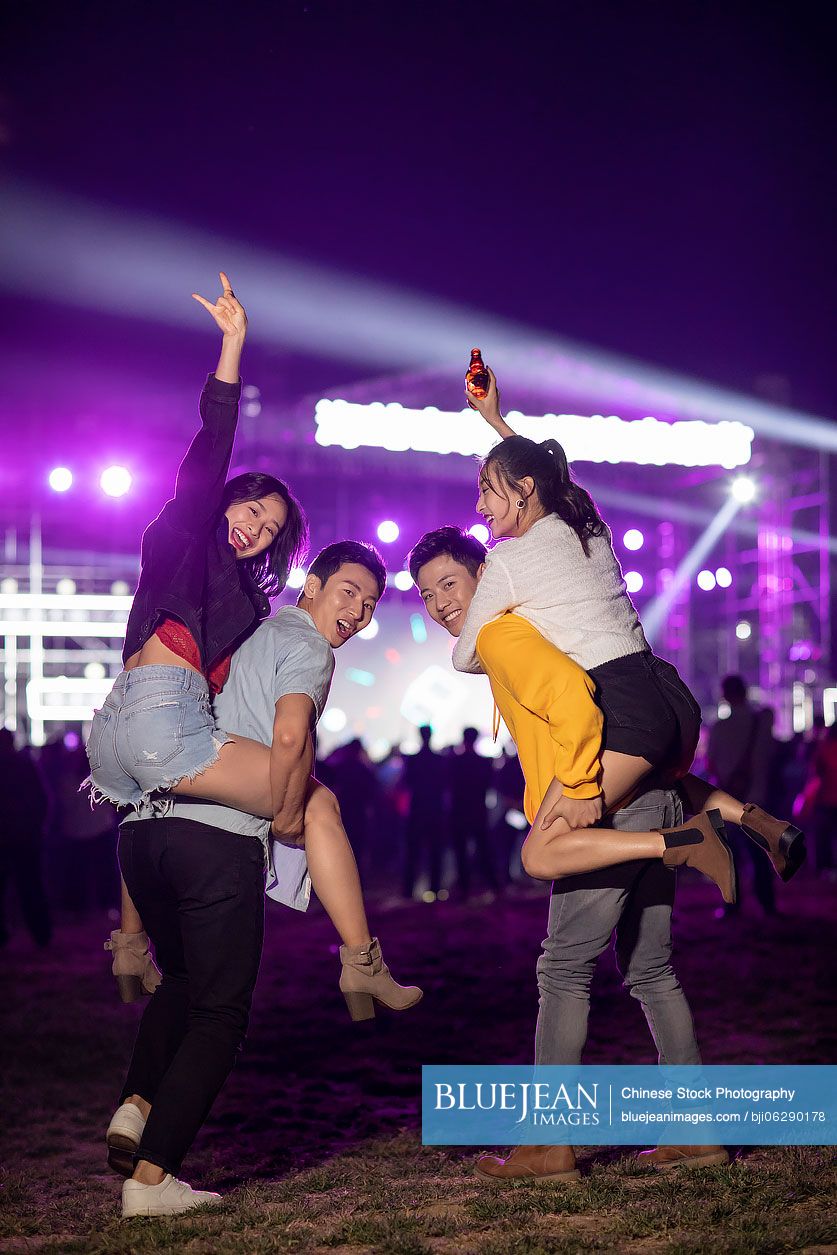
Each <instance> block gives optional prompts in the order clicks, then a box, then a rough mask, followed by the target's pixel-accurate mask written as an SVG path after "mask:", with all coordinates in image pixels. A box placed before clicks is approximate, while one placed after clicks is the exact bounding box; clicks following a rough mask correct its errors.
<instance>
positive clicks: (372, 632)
mask: <svg viewBox="0 0 837 1255" xmlns="http://www.w3.org/2000/svg"><path fill="white" fill-rule="evenodd" d="M380 630H381V625H380V623H379V622H378V620H377V619H370V620H369V622H368V623H367V625H366V627H365V628H364V629H363V631H362V632H358V634H357V635H358V640H360V641H374V639H375V637H376V636H377V635H378V633H379V632H380Z"/></svg>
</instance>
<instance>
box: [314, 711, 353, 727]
mask: <svg viewBox="0 0 837 1255" xmlns="http://www.w3.org/2000/svg"><path fill="white" fill-rule="evenodd" d="M320 722H321V723H322V726H323V728H324V730H325V731H326V732H342V731H343V729H344V728H345V726H346V724H347V723H348V722H349V720H348V717H347V715H346V712H345V710H341V709H340V707H339V706H329V708H328V710H327V711H326V712H325V714H324V715H323V717H322V720H321V721H320Z"/></svg>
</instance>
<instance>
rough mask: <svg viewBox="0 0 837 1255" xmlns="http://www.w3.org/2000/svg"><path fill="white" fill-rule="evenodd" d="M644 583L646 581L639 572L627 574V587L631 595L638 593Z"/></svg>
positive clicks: (627, 572)
mask: <svg viewBox="0 0 837 1255" xmlns="http://www.w3.org/2000/svg"><path fill="white" fill-rule="evenodd" d="M644 583H645V580H644V579H643V578H642V576H641V575H640V573H639V571H626V572H625V587H626V588H627V590H628V592H629V593H638V592H639V591H640V590H641V588H642V586H643V584H644Z"/></svg>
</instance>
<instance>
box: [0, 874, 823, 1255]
mask: <svg viewBox="0 0 837 1255" xmlns="http://www.w3.org/2000/svg"><path fill="white" fill-rule="evenodd" d="M836 896H837V894H835V889H834V886H833V885H831V884H826V883H823V882H818V881H816V880H814V879H813V877H812V876H811V875H810V874H809V873H807V872H805V873H803V874H802V875H801V876H800V877H798V878H797V880H796V881H794V882H793V883H792V884H790V885H788V886H780V892H779V905H780V912H781V913H780V914H779V916H778V917H776V918H773V919H769V920H765V919H763V918H762V917H761V916H760V915H759V914H758V913H756V908H755V907H754V906H753V905H752V903H751V902H750V903H748V907H747V910H746V911H744V912H743V913H742V915H741V917H740V918H736V919H729V920H717V919H715V918H714V906H715V899H714V897H713V894H712V890H711V889H710V887H709V886H708V885H705V884H704V883H703V882H700V883H699V882H698V881H697V880H690V879H683V881H682V883H681V887H680V891H679V896H678V906H677V912H676V921H675V938H676V966H677V970H678V973H679V975H680V979H681V982H682V984H683V986H684V988H685V989H686V992H687V994H688V996H689V998H690V1001H691V1003H692V1007H693V1010H694V1014H695V1019H696V1023H697V1029H698V1035H699V1039H700V1041H701V1045H702V1049H703V1053H704V1058H705V1060H706V1062H708V1063H721V1062H739V1063H785V1062H796V1063H824V1062H833V1061H834V1060H835V1037H837V1033H836V1032H835V1019H834V1014H833V972H834V954H835V951H836V950H837V946H835V941H837V925H836V924H835V910H834V906H835V897H836ZM547 905H548V901H547V893H546V890H545V888H544V889H543V890H541V889H540V888H533V889H532V890H531V891H528V890H521V889H517V890H515V891H514V894H513V896H509V897H506V898H504V899H503V898H501V899H498V900H495V901H487V900H482V901H476V902H474V903H472V904H462V903H456V902H454V901H452V900H451V901H447V902H443V903H438V902H437V903H433V904H424V903H415V904H409V905H404V904H395V903H389V904H388V903H386V902H384V901H378V902H373V903H372V904H371V912H370V914H371V919H372V926H373V930H374V931H376V932H377V933H378V934H379V936H380V937H381V940H382V943H383V946H384V953H385V955H386V957H387V959H388V961H389V963H390V966H391V967H392V970H393V972H394V973H395V975H396V976H397V977H398V978H400V979H402V980H404V981H412V980H415V981H417V982H418V983H420V984H421V985H422V986H423V987H424V989H425V999H424V1002H423V1003H422V1004H421V1005H420V1006H419V1007H418V1008H417V1009H415V1010H414V1011H412V1012H409V1013H407V1014H405V1015H403V1016H400V1017H386V1018H385V1017H384V1016H380V1015H379V1017H378V1019H377V1020H376V1021H375V1022H374V1023H369V1024H360V1025H353V1024H351V1022H350V1021H349V1019H348V1016H347V1014H346V1011H345V1007H344V1004H343V1001H342V998H341V997H340V995H339V992H338V989H337V978H338V975H339V964H338V958H337V953H336V949H337V943H336V940H335V938H334V936H333V934H332V932H331V926H330V924H329V922H328V921H327V920H326V919H325V917H324V916H323V915H322V914H321V913H320V912H319V911H317V912H316V913H314V912H311V913H309V915H308V916H307V917H306V916H302V915H298V914H296V913H292V912H289V911H285V910H283V909H282V908H279V907H276V906H274V905H273V904H269V911H268V920H267V930H266V931H267V938H266V945H265V953H264V959H263V963H262V970H261V975H260V979H259V984H258V988H257V991H256V998H255V1005H254V1013H253V1017H252V1021H251V1027H250V1033H249V1037H248V1042H247V1045H246V1049H245V1051H244V1053H243V1054H242V1056H241V1059H240V1061H239V1063H238V1064H237V1066H236V1068H235V1071H234V1073H233V1075H232V1077H231V1078H230V1080H229V1082H228V1084H227V1086H226V1088H225V1089H224V1091H223V1092H222V1094H221V1096H220V1098H219V1100H218V1102H217V1103H216V1105H215V1108H214V1110H213V1111H212V1113H211V1115H210V1118H209V1120H208V1122H207V1124H206V1126H205V1127H204V1129H203V1131H202V1132H201V1134H200V1136H199V1138H198V1140H197V1142H196V1143H195V1146H194V1147H193V1150H192V1152H191V1153H190V1155H189V1156H188V1158H187V1161H186V1163H185V1164H184V1168H183V1175H184V1177H185V1179H187V1180H190V1181H192V1182H193V1183H195V1184H199V1185H204V1186H209V1187H211V1188H214V1189H218V1190H220V1191H221V1192H222V1193H225V1194H226V1193H227V1192H231V1191H232V1192H233V1193H232V1196H231V1198H230V1200H229V1201H228V1203H226V1204H225V1206H224V1209H223V1212H222V1213H217V1214H216V1215H215V1216H214V1217H213V1218H212V1220H211V1222H210V1221H208V1220H205V1219H202V1218H201V1217H200V1216H196V1217H193V1218H190V1219H189V1220H188V1221H187V1220H185V1219H179V1220H178V1221H177V1222H176V1224H175V1225H174V1226H173V1225H172V1223H171V1222H167V1227H166V1224H164V1222H144V1223H143V1224H141V1225H140V1230H141V1231H140V1230H138V1228H137V1226H136V1225H134V1226H130V1225H128V1226H126V1225H124V1224H123V1225H121V1226H120V1225H118V1224H117V1223H116V1219H115V1218H116V1215H117V1203H118V1196H119V1185H120V1179H119V1178H116V1177H114V1176H113V1175H111V1174H110V1173H109V1172H108V1170H107V1166H106V1164H105V1160H104V1155H103V1136H104V1130H105V1128H106V1126H107V1123H108V1119H109V1116H110V1113H111V1111H112V1109H113V1107H114V1105H115V1101H116V1099H117V1096H118V1093H119V1089H120V1084H121V1078H122V1074H123V1071H124V1068H125V1065H126V1062H127V1059H128V1055H129V1051H130V1047H131V1042H132V1038H133V1034H134V1031H135V1028H136V1023H137V1019H138V1016H139V1012H140V1008H138V1007H136V1006H128V1007H124V1006H122V1005H121V1004H120V1003H119V1001H118V999H117V997H116V994H115V987H114V986H112V982H111V978H110V976H109V973H108V963H107V959H108V956H106V955H105V953H104V952H103V950H102V941H103V939H104V938H105V936H106V935H107V932H108V930H109V928H110V927H111V926H112V924H110V923H109V922H108V921H107V919H106V918H105V917H104V916H100V917H96V918H90V919H87V920H86V921H83V922H69V921H68V920H64V921H61V920H59V926H58V929H57V933H56V937H55V940H54V941H53V943H52V945H51V947H50V948H49V949H47V950H45V951H38V950H36V949H35V947H34V946H33V945H32V943H31V942H30V941H29V939H28V938H27V937H25V936H23V935H22V934H21V932H20V930H18V932H17V933H16V934H15V936H14V937H13V940H12V942H11V943H10V944H9V946H8V947H7V948H6V949H5V950H4V951H3V952H0V1006H1V1007H2V1016H3V1020H4V1030H3V1033H2V1038H1V1039H0V1095H1V1096H2V1112H3V1116H2V1131H1V1132H0V1138H1V1139H2V1161H3V1168H2V1174H3V1175H2V1194H0V1204H2V1205H0V1212H2V1214H3V1219H2V1221H0V1250H3V1251H23V1250H55V1251H59V1250H67V1251H70V1250H72V1251H117V1250H118V1251H123V1250H124V1251H140V1250H143V1251H144V1250H181V1249H182V1250H186V1249H189V1250H207V1251H210V1250H211V1251H221V1250H224V1251H227V1250H229V1251H248V1252H249V1251H257V1250H259V1251H260V1250H300V1251H302V1250H305V1251H307V1250H326V1249H328V1250H332V1251H335V1250H343V1251H347V1252H348V1251H352V1252H360V1251H383V1252H398V1251H415V1252H422V1251H447V1250H451V1251H452V1250H457V1251H459V1252H465V1251H472V1250H473V1251H480V1252H491V1251H496V1252H498V1255H499V1253H500V1252H502V1253H503V1255H505V1252H512V1251H524V1250H525V1251H527V1252H536V1251H540V1250H543V1251H563V1250H594V1249H597V1250H601V1249H612V1250H637V1251H639V1250H649V1251H650V1250H655V1251H660V1250H666V1251H687V1250H695V1251H697V1250H713V1251H714V1250H729V1251H733V1250H736V1251H737V1250H741V1251H747V1250H753V1251H756V1250H759V1251H760V1250H768V1249H769V1250H803V1249H807V1250H820V1251H822V1250H826V1249H832V1250H834V1249H837V1246H833V1245H832V1246H829V1243H837V1231H832V1221H831V1217H832V1216H833V1214H834V1200H833V1198H832V1201H831V1203H830V1204H829V1203H828V1202H827V1201H826V1190H827V1188H828V1187H829V1183H830V1186H831V1187H832V1188H833V1177H832V1176H831V1175H830V1172H829V1162H830V1158H831V1156H830V1153H829V1152H828V1151H822V1150H820V1151H816V1150H813V1149H810V1148H807V1149H805V1150H795V1149H793V1148H785V1149H778V1148H776V1149H764V1150H761V1149H755V1148H749V1149H748V1148H745V1149H744V1150H743V1151H741V1152H740V1155H739V1158H738V1159H737V1160H736V1162H735V1163H734V1165H733V1167H732V1169H725V1170H705V1171H704V1172H703V1173H696V1174H690V1180H689V1182H688V1185H682V1186H681V1187H680V1188H679V1193H678V1190H677V1189H675V1190H674V1194H672V1193H671V1191H672V1185H671V1182H670V1179H669V1180H667V1181H666V1182H661V1181H660V1179H659V1178H657V1177H654V1178H653V1181H652V1182H649V1178H648V1176H647V1174H646V1175H642V1174H640V1175H637V1172H636V1169H635V1168H634V1166H633V1165H632V1161H631V1160H630V1157H629V1154H628V1152H626V1151H625V1150H624V1149H623V1150H621V1151H618V1152H615V1151H611V1150H607V1149H604V1148H596V1149H594V1150H591V1151H589V1152H587V1153H586V1154H585V1155H584V1156H583V1159H584V1164H583V1166H584V1167H585V1170H586V1180H585V1184H584V1186H583V1187H582V1192H581V1193H580V1194H579V1193H576V1194H575V1195H574V1196H573V1199H574V1201H567V1197H568V1191H566V1190H564V1191H561V1190H557V1191H556V1190H555V1189H553V1190H551V1191H549V1190H547V1191H546V1192H545V1191H544V1187H542V1186H541V1187H522V1188H514V1187H513V1188H511V1189H508V1188H507V1189H505V1190H501V1191H496V1190H495V1191H491V1190H490V1188H489V1191H488V1193H486V1190H485V1187H482V1186H477V1185H475V1181H474V1178H473V1176H472V1173H471V1165H472V1163H473V1159H474V1151H473V1150H470V1149H468V1150H464V1149H456V1148H452V1149H445V1148H431V1147H428V1148H421V1147H420V1144H419V1141H420V1133H419V1086H420V1065H421V1064H422V1063H444V1062H449V1061H459V1062H468V1063H525V1062H528V1061H529V1060H530V1059H531V1055H532V1039H533V1029H534V1020H535V1013H536V1006H537V995H536V988H535V980H534V963H535V959H536V957H537V954H538V951H539V945H540V942H541V940H542V938H543V936H544V932H545V923H546V912H547ZM586 1061H587V1062H637V1063H645V1062H653V1061H654V1054H653V1048H652V1045H651V1042H650V1038H649V1035H648V1031H647V1028H646V1025H645V1021H644V1018H643V1016H642V1013H641V1010H640V1008H639V1005H638V1004H637V1003H636V1002H635V1001H634V1000H633V999H631V998H629V997H628V996H627V995H626V994H625V993H624V991H623V990H622V989H621V987H620V983H619V978H618V975H617V973H616V970H615V967H614V965H613V962H612V959H611V956H610V955H609V954H608V955H606V956H604V957H603V959H602V961H601V963H600V967H599V972H598V975H597V980H596V985H595V1001H594V1006H593V1011H592V1014H591V1032H590V1039H589V1046H588V1051H587V1055H586ZM626 1155H627V1158H626ZM720 1173H723V1174H724V1175H723V1179H722V1178H721V1177H720V1176H719V1175H718V1174H720ZM739 1178H740V1181H739ZM721 1181H722V1184H719V1182H721ZM777 1182H778V1186H777ZM713 1183H714V1184H713ZM736 1183H738V1184H736ZM791 1183H792V1184H791ZM777 1188H779V1189H780V1190H782V1191H783V1193H784V1195H785V1196H786V1197H785V1204H784V1205H783V1206H782V1208H781V1209H780V1211H779V1213H776V1212H775V1209H774V1204H773V1201H772V1200H774V1199H775V1195H776V1190H777ZM666 1191H668V1194H667V1193H666ZM742 1191H744V1193H742ZM788 1191H789V1192H790V1194H789V1197H790V1199H791V1201H790V1202H788V1199H787V1196H788ZM3 1196H5V1197H3ZM722 1196H723V1198H725V1199H727V1204H724V1205H723V1206H722V1205H721V1203H720V1202H719V1201H718V1200H719V1199H720V1198H721V1197H722ZM312 1200H313V1201H312ZM562 1200H563V1201H562ZM687 1204H688V1205H687ZM713 1205H714V1206H715V1208H716V1213H717V1214H715V1213H713V1212H712V1206H713ZM672 1207H674V1209H675V1210H674V1211H672ZM718 1208H720V1211H719V1212H718ZM725 1208H726V1210H725ZM748 1208H749V1210H748ZM794 1208H795V1209H796V1210H795V1211H794ZM678 1209H679V1210H678ZM771 1209H774V1210H773V1211H771ZM751 1213H752V1222H750V1221H747V1220H746V1216H749V1215H751ZM768 1213H771V1214H770V1215H768ZM713 1214H714V1219H713ZM559 1219H560V1224H559V1223H558V1220H559ZM759 1224H762V1225H763V1228H762V1229H759ZM748 1225H749V1228H748ZM376 1226H377V1227H376ZM626 1226H627V1227H626ZM783 1226H784V1227H783ZM788 1226H789V1227H788ZM130 1234H133V1236H128V1235H130ZM155 1235H156V1236H155ZM759 1235H761V1236H759ZM748 1243H749V1244H748ZM752 1243H755V1245H753V1244H752Z"/></svg>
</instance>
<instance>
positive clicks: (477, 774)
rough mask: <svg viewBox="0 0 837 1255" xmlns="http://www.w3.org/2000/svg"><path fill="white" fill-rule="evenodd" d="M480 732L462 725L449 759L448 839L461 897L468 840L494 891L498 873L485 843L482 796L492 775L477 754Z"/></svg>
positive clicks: (467, 874) (466, 886)
mask: <svg viewBox="0 0 837 1255" xmlns="http://www.w3.org/2000/svg"><path fill="white" fill-rule="evenodd" d="M478 736H479V732H478V731H477V729H476V728H465V729H464V731H463V733H462V744H461V745H460V746H458V747H457V748H456V750H455V751H454V752H453V754H452V755H451V756H450V757H449V758H448V772H449V781H450V823H451V840H452V842H453V848H454V852H455V854H456V867H457V887H458V888H459V891H460V893H461V894H462V895H463V897H466V898H467V897H468V894H469V893H470V891H471V843H472V842H473V849H474V858H475V861H476V864H477V866H478V867H479V868H480V870H481V872H482V875H483V879H484V880H485V883H486V884H487V886H488V888H489V889H491V890H493V891H494V892H495V893H496V892H497V875H496V873H495V871H494V863H493V860H492V857H491V850H490V848H489V844H488V811H487V809H486V800H485V795H486V793H487V792H488V790H489V789H490V788H491V779H492V775H493V771H492V764H491V759H490V758H483V757H482V756H481V755H480V754H478V753H477V750H476V744H477V737H478Z"/></svg>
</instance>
